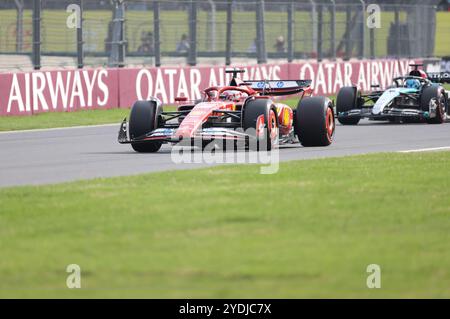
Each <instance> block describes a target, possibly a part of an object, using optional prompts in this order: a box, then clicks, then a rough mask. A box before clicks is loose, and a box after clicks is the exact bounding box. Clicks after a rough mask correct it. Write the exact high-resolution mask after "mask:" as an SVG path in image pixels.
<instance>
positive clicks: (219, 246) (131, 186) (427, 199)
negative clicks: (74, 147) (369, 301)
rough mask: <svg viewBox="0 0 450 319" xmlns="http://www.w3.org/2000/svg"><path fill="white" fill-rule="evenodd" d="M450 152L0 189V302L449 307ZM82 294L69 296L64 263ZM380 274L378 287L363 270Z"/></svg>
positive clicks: (181, 172)
mask: <svg viewBox="0 0 450 319" xmlns="http://www.w3.org/2000/svg"><path fill="white" fill-rule="evenodd" d="M449 161H450V152H436V153H421V154H420V153H417V154H393V153H391V154H374V155H363V156H353V157H345V158H328V159H320V160H306V161H295V162H287V163H282V164H281V166H280V171H279V173H278V174H275V175H260V174H259V167H258V166H256V165H240V166H221V167H214V168H210V169H202V170H187V171H177V172H163V173H156V174H146V175H140V176H133V177H121V178H109V179H97V180H93V181H81V182H74V183H66V184H59V185H50V186H40V187H31V186H30V187H17V188H9V189H0V202H1V203H2V204H1V212H0V247H1V252H2V258H1V259H0V297H2V298H5V297H8V298H9V297H33V298H35V297H39V298H41V297H58V298H60V297H75V298H77V297H80V298H81V297H125V298H126V297H150V298H156V297H158V298H194V297H208V298H213V297H214V298H225V297H227V298H228V297H229V298H233V297H261V298H263V297H264V298H265V297H267V298H285V297H288V298H299V297H313V298H315V297H345V298H346V297H356V298H361V297H368V298H381V297H388V298H390V297H394V298H412V297H425V298H428V297H437V298H449V297H450V285H449V282H450V221H449V220H450V219H449V215H450V197H449V196H448V191H446V190H448V189H449V187H450V182H449V181H450V170H448V169H447V170H443V167H445V166H447V167H448V163H449ZM69 264H78V265H80V267H81V276H82V279H81V284H82V289H72V290H70V289H67V288H66V276H67V275H68V274H67V273H66V272H65V269H66V266H67V265H69ZM369 264H378V265H380V266H381V271H382V273H381V274H382V275H381V280H382V287H381V289H368V288H367V287H366V278H367V276H368V274H367V273H366V267H367V265H369Z"/></svg>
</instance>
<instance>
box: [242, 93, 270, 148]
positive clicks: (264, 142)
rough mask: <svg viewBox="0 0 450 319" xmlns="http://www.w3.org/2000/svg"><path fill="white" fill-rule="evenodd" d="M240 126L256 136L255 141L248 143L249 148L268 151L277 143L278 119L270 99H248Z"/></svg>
mask: <svg viewBox="0 0 450 319" xmlns="http://www.w3.org/2000/svg"><path fill="white" fill-rule="evenodd" d="M242 126H243V128H244V130H245V132H246V133H249V134H251V135H254V137H255V138H256V143H252V142H251V141H250V142H249V143H248V148H249V149H250V150H255V151H270V150H272V148H274V147H276V146H277V145H278V119H277V114H276V111H275V107H274V106H273V103H272V101H271V100H269V99H254V100H250V101H248V102H247V103H246V104H245V105H244V107H243V115H242ZM249 130H252V132H249Z"/></svg>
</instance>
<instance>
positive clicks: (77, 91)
mask: <svg viewBox="0 0 450 319" xmlns="http://www.w3.org/2000/svg"><path fill="white" fill-rule="evenodd" d="M413 62H420V61H417V60H407V59H404V60H362V61H347V62H344V61H342V62H322V63H317V62H303V63H290V64H265V65H255V66H243V67H242V68H243V69H245V70H246V73H244V75H243V78H244V80H245V79H252V80H260V79H274V80H278V79H311V80H313V83H312V86H313V88H314V93H315V94H318V95H329V94H335V93H336V92H337V91H338V90H339V88H341V87H342V86H346V85H351V84H352V83H353V84H356V85H358V86H359V87H360V88H361V89H362V90H364V91H368V90H370V86H371V84H380V85H381V86H382V87H386V86H388V85H389V84H390V82H391V81H392V78H393V77H395V76H398V75H402V74H406V73H408V71H409V66H408V64H410V63H413ZM237 67H239V66H237ZM229 80H230V74H225V67H219V66H208V67H206V66H205V67H161V68H155V67H150V68H142V69H140V68H124V69H104V68H101V69H86V70H60V71H36V72H28V73H14V74H0V115H30V114H36V113H40V112H50V111H51V112H58V111H75V110H80V109H85V108H89V109H91V108H94V109H95V108H115V107H130V106H131V105H132V104H133V102H134V101H136V100H138V99H146V98H148V97H149V96H156V97H158V98H159V99H161V100H162V101H163V102H164V103H173V102H174V100H175V97H177V96H186V97H188V98H189V99H196V98H199V97H200V96H201V90H202V89H204V88H206V87H208V86H214V85H224V84H226V83H228V82H229Z"/></svg>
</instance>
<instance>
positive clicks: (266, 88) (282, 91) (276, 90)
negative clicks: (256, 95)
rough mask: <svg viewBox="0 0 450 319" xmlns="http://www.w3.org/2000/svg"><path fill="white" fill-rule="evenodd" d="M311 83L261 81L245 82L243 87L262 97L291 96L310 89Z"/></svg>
mask: <svg viewBox="0 0 450 319" xmlns="http://www.w3.org/2000/svg"><path fill="white" fill-rule="evenodd" d="M311 82H312V81H311V80H261V81H245V82H244V83H242V85H248V86H249V87H251V88H252V89H253V90H255V91H256V92H260V93H261V94H262V95H290V94H297V93H300V92H302V91H306V90H308V89H310V87H311Z"/></svg>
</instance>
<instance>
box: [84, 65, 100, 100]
mask: <svg viewBox="0 0 450 319" xmlns="http://www.w3.org/2000/svg"><path fill="white" fill-rule="evenodd" d="M83 78H84V82H85V83H86V89H87V96H88V99H87V105H92V91H93V90H94V82H95V79H96V78H97V70H95V71H94V73H93V75H92V79H89V72H88V71H83Z"/></svg>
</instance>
